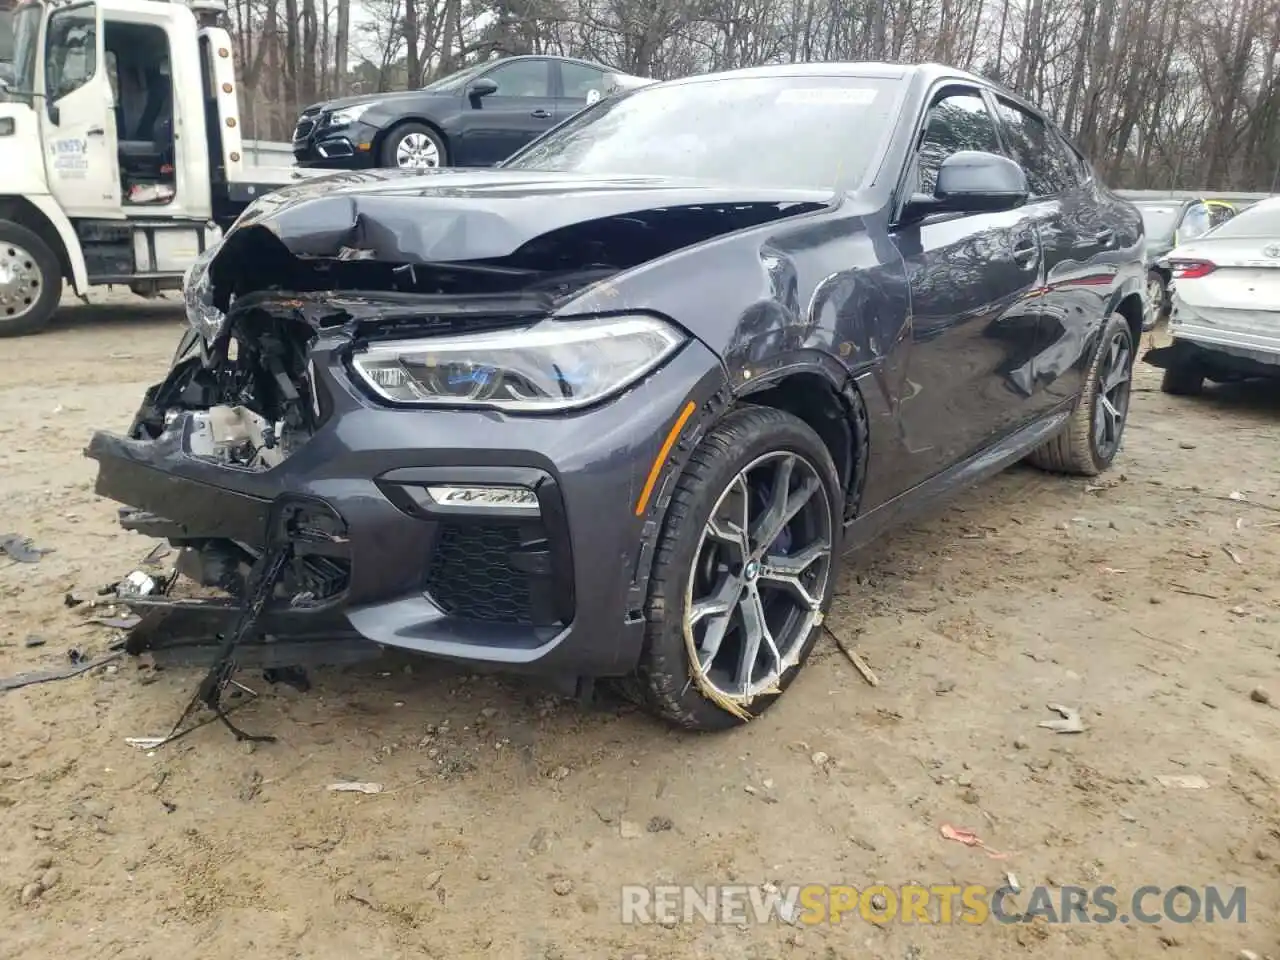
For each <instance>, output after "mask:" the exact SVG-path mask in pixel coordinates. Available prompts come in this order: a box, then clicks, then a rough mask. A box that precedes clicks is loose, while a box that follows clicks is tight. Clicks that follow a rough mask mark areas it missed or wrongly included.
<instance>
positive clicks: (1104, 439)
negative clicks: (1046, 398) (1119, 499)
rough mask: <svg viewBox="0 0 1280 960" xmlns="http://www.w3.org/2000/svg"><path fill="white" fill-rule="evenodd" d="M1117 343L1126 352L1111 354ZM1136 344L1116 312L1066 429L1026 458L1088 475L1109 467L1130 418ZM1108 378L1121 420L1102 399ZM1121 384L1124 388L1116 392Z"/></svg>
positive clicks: (1058, 470)
mask: <svg viewBox="0 0 1280 960" xmlns="http://www.w3.org/2000/svg"><path fill="white" fill-rule="evenodd" d="M1113 348H1118V350H1120V351H1123V353H1122V354H1119V355H1118V354H1117V353H1113ZM1135 348H1136V344H1135V343H1134V338H1133V331H1132V330H1131V329H1130V328H1129V321H1128V320H1126V319H1125V318H1124V316H1123V315H1121V314H1119V313H1113V314H1112V315H1111V316H1110V317H1109V318H1108V319H1107V322H1106V324H1105V325H1104V326H1103V330H1102V336H1101V337H1100V338H1099V340H1098V348H1097V350H1096V351H1095V352H1094V357H1093V363H1092V364H1090V366H1089V375H1088V377H1086V378H1085V383H1084V388H1083V389H1082V390H1081V392H1080V399H1079V401H1078V402H1077V403H1076V408H1075V409H1074V410H1073V411H1072V412H1071V416H1070V418H1068V420H1067V422H1066V425H1065V426H1064V427H1063V428H1062V431H1061V432H1060V433H1058V435H1057V436H1055V437H1053V438H1052V439H1050V440H1046V441H1045V442H1044V443H1043V444H1042V445H1041V446H1040V447H1039V448H1037V449H1036V450H1035V451H1034V452H1033V453H1032V454H1031V455H1030V456H1029V457H1027V459H1028V460H1029V461H1030V462H1031V463H1033V464H1034V465H1035V466H1037V467H1040V468H1041V469H1042V470H1052V471H1053V472H1055V473H1071V474H1077V475H1079V476H1085V477H1094V476H1097V475H1098V474H1099V473H1101V472H1102V471H1103V470H1105V469H1107V467H1109V466H1111V462H1112V461H1113V460H1114V459H1115V456H1116V454H1117V453H1118V452H1119V450H1120V444H1121V441H1122V440H1123V438H1124V425H1125V423H1126V422H1127V421H1128V414H1129V398H1130V395H1131V389H1130V388H1131V386H1132V383H1133V363H1134V358H1135V356H1136V349H1135ZM1116 367H1120V368H1122V373H1119V374H1117V373H1115V368H1116ZM1108 382H1110V383H1113V384H1114V386H1113V387H1111V388H1109V389H1107V390H1106V392H1107V393H1108V394H1109V396H1108V397H1107V403H1109V404H1110V409H1116V410H1118V412H1119V414H1120V416H1119V420H1118V423H1116V422H1115V421H1113V420H1112V418H1111V416H1110V415H1109V413H1108V406H1107V405H1106V404H1105V403H1104V402H1103V400H1102V396H1103V393H1104V389H1103V388H1105V384H1106V383H1108ZM1117 388H1123V389H1122V391H1121V392H1119V393H1117Z"/></svg>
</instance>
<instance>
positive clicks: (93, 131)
mask: <svg viewBox="0 0 1280 960" xmlns="http://www.w3.org/2000/svg"><path fill="white" fill-rule="evenodd" d="M106 132H107V131H105V130H103V129H102V128H101V127H90V128H89V129H88V130H86V131H85V132H84V135H85V136H86V137H101V136H104V135H105V134H106Z"/></svg>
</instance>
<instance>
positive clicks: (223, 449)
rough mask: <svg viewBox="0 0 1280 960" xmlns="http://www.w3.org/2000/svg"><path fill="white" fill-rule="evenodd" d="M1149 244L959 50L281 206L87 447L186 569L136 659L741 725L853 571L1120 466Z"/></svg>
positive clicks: (272, 206) (197, 301) (785, 75)
mask: <svg viewBox="0 0 1280 960" xmlns="http://www.w3.org/2000/svg"><path fill="white" fill-rule="evenodd" d="M762 131H768V141H769V147H768V148H767V149H764V148H762ZM1142 253H1143V236H1142V220H1141V218H1140V217H1139V215H1138V213H1137V211H1136V210H1135V209H1134V208H1133V207H1132V206H1131V205H1129V204H1128V203H1126V202H1124V201H1122V200H1120V199H1118V198H1117V197H1115V196H1114V195H1113V194H1112V193H1110V192H1109V191H1108V190H1107V189H1106V188H1105V187H1104V186H1103V185H1102V184H1101V183H1100V182H1099V181H1098V180H1097V179H1096V177H1095V176H1094V174H1093V172H1092V170H1091V169H1090V167H1089V165H1088V164H1087V163H1086V162H1085V160H1084V159H1083V158H1082V157H1081V156H1080V155H1079V154H1078V153H1077V152H1076V151H1075V149H1074V148H1073V147H1072V146H1071V145H1070V144H1069V143H1068V142H1067V141H1066V139H1065V138H1064V137H1063V136H1062V134H1061V133H1060V132H1059V131H1058V130H1057V128H1056V127H1055V126H1054V125H1053V123H1052V122H1050V121H1049V120H1047V119H1046V118H1045V117H1044V115H1043V114H1042V113H1040V112H1039V111H1037V110H1036V109H1034V108H1033V107H1031V106H1030V105H1028V104H1027V103H1025V102H1023V101H1022V100H1020V99H1018V98H1017V97H1015V96H1014V95H1012V94H1011V93H1009V92H1007V91H1005V90H1003V89H999V88H996V87H993V86H991V85H990V84H988V83H987V82H986V81H984V80H981V79H979V78H977V77H973V76H969V75H966V74H963V73H959V72H956V71H953V70H949V69H946V68H943V67H938V66H915V67H902V66H889V65H883V64H807V65H792V66H781V67H767V68H759V69H750V70H742V71H737V72H732V73H726V74H720V75H713V76H704V77H695V78H690V79H686V80H679V81H674V82H669V83H662V84H656V85H653V86H649V87H645V88H642V89H639V90H636V91H634V92H631V93H628V94H625V95H622V96H620V97H617V98H613V99H610V100H606V101H601V102H600V103H598V104H596V105H594V106H593V107H590V108H588V109H586V110H585V111H583V112H582V113H580V114H578V115H577V116H575V117H574V118H573V119H571V120H569V121H567V122H566V123H564V124H561V125H560V126H558V127H557V128H555V129H553V130H551V131H549V132H548V133H546V134H544V135H543V136H542V137H540V138H539V139H537V140H535V141H533V142H532V143H531V144H529V145H528V146H527V147H525V148H524V149H522V150H521V151H520V152H519V153H517V154H515V155H514V156H513V157H511V158H510V159H509V160H507V161H506V162H504V163H503V164H502V165H501V166H500V167H499V168H497V169H491V170H482V171H465V172H463V171H452V170H438V171H431V172H429V173H417V174H414V173H407V172H401V171H392V170H375V171H369V172H362V173H348V174H340V175H336V176H333V177H327V178H324V179H320V180H315V181H310V182H307V183H303V184H299V185H296V186H293V187H290V188H286V189H283V190H281V191H279V192H277V193H274V194H270V195H268V196H264V197H262V198H261V199H259V200H258V201H257V202H256V203H255V204H254V205H253V206H252V207H251V208H250V209H249V210H247V211H246V212H245V214H244V215H243V216H242V217H241V218H240V220H239V221H238V222H237V223H236V224H235V225H234V227H232V228H231V229H230V230H229V231H228V233H227V235H226V236H225V238H224V239H223V240H222V242H221V243H220V244H219V245H218V246H217V247H216V248H214V249H212V250H210V251H209V252H208V253H206V254H205V255H204V256H203V257H202V258H201V259H200V261H199V262H198V263H197V264H196V265H195V267H193V269H192V272H191V274H190V276H189V277H188V282H187V287H186V299H187V310H188V315H189V319H190V321H191V324H192V329H191V331H190V332H189V333H188V334H187V336H186V337H185V338H184V339H183V341H182V343H181V345H180V346H179V349H178V352H177V356H176V357H175V359H174V362H173V365H172V369H171V370H170V371H169V373H168V375H167V376H166V377H165V379H164V380H163V381H162V382H161V383H159V384H157V385H155V386H153V387H152V388H150V389H149V390H148V391H147V393H146V396H145V399H144V401H143V403H142V406H141V408H140V410H139V411H138V413H137V416H136V419H135V421H134V423H133V424H132V426H131V427H130V428H129V430H128V433H127V434H126V435H124V436H119V435H114V434H111V433H105V432H100V433H97V434H96V435H95V436H94V437H93V439H92V441H91V442H90V445H89V448H88V451H87V453H88V455H89V456H90V457H92V458H94V459H95V460H97V461H98V480H97V490H98V492H99V493H100V494H103V495H105V496H107V497H109V498H111V499H113V500H115V501H118V502H119V503H121V504H124V505H125V506H124V508H123V509H122V510H121V520H122V522H123V524H124V526H125V527H126V528H128V529H130V530H136V531H140V532H142V533H145V534H147V535H150V536H155V537H161V538H166V539H168V540H169V541H171V542H172V543H173V544H175V545H176V546H178V547H179V548H181V550H180V560H179V565H178V572H179V573H180V574H181V575H182V577H181V580H180V581H179V583H178V585H177V586H175V587H174V588H173V589H172V590H171V591H169V592H164V591H158V592H156V593H154V594H152V595H150V596H143V597H134V598H133V599H132V600H131V601H130V602H131V603H132V605H133V606H134V608H135V610H136V611H137V612H139V613H140V614H141V615H142V622H141V623H140V624H139V625H138V627H137V628H136V629H135V630H134V632H133V634H132V635H131V637H130V639H129V649H130V650H131V651H133V652H142V651H150V652H152V653H153V654H155V655H156V656H157V657H160V658H168V659H169V660H170V661H174V660H178V661H183V660H185V661H186V662H195V661H199V660H201V659H203V660H204V661H205V662H209V661H211V660H218V662H219V663H220V664H222V668H223V670H224V673H223V676H224V677H225V676H226V675H227V674H226V672H225V671H226V669H227V665H228V664H230V663H232V662H234V663H236V664H239V665H242V666H244V665H250V664H254V665H262V666H271V665H295V664H307V663H321V662H328V663H333V662H341V661H345V660H350V659H353V658H357V657H362V656H366V655H369V654H372V653H377V652H378V651H379V650H380V649H381V648H384V647H395V648H402V649H405V650H411V651H417V652H420V653H424V654H428V655H432V656H436V657H441V658H448V659H452V660H454V661H462V662H466V663H470V664H473V665H489V666H493V667H499V668H505V669H510V670H524V671H533V672H537V673H540V674H544V675H549V676H554V677H557V678H568V679H572V680H573V681H574V682H575V683H578V684H583V683H589V682H590V681H594V680H596V679H599V678H611V677H616V678H627V682H626V684H625V686H626V687H627V688H628V689H630V690H631V691H632V692H633V693H634V694H635V695H637V696H638V697H639V698H640V699H641V700H642V701H643V702H644V703H645V704H647V705H648V706H649V707H650V708H651V709H653V710H654V711H655V712H656V713H658V714H660V715H661V716H663V717H665V718H667V719H668V720H670V721H672V722H674V723H676V724H679V725H682V726H684V727H688V728H695V729H716V728H724V727H729V726H733V725H734V724H736V723H739V722H742V721H744V720H748V719H750V718H753V717H755V716H758V715H759V714H760V713H761V712H762V711H763V710H764V709H766V708H767V707H768V706H769V705H770V704H772V703H773V702H775V701H776V699H777V698H778V697H779V696H780V695H781V694H782V693H783V691H784V690H786V688H787V687H788V685H789V684H790V683H791V682H792V680H793V679H794V678H795V676H796V674H797V672H798V671H799V669H800V667H801V666H802V664H803V663H804V662H805V659H806V658H807V657H808V655H809V652H810V650H811V649H812V647H813V645H814V643H815V641H816V638H817V636H818V634H819V633H820V629H819V628H820V625H821V623H822V620H823V616H824V614H825V612H826V611H827V609H828V607H829V605H830V603H831V600H832V595H833V592H834V591H835V588H836V579H837V573H838V569H839V564H840V559H841V555H842V552H843V551H844V550H847V549H849V548H851V547H856V546H858V545H860V544H862V543H864V542H866V540H867V539H869V538H870V537H872V536H874V535H875V534H876V533H877V532H878V531H879V530H881V529H883V528H884V527H885V526H886V525H887V524H889V523H891V522H895V521H898V520H900V519H902V518H903V517H904V516H906V515H908V514H910V513H913V512H915V511H917V510H919V509H920V508H922V507H924V506H926V505H927V504H929V503H930V502H931V501H934V500H936V499H937V498H939V497H940V496H943V495H947V494H950V493H952V492H954V491H955V490H956V489H957V488H959V487H961V486H963V485H965V484H968V483H971V482H973V481H975V480H977V479H979V478H981V477H983V476H985V475H987V474H990V473H992V472H993V471H996V470H999V469H1001V468H1003V467H1004V466H1006V465H1008V464H1010V463H1012V462H1014V461H1016V460H1018V459H1020V458H1023V457H1029V458H1030V459H1031V460H1032V461H1033V462H1034V463H1036V464H1039V465H1041V466H1043V467H1045V468H1049V469H1053V470H1060V471H1066V472H1071V473H1078V474H1095V473H1097V472H1098V471H1100V470H1102V469H1104V468H1106V467H1107V466H1108V465H1109V464H1110V463H1111V461H1112V459H1113V458H1114V457H1115V455H1116V452H1117V450H1118V448H1119V445H1120V441H1121V436H1122V432H1123V430H1124V425H1125V419H1126V416H1127V412H1128V403H1129V377H1130V370H1131V367H1132V363H1133V356H1134V346H1135V344H1136V343H1137V341H1138V337H1139V331H1140V328H1141V324H1142V317H1143V310H1144V304H1143V290H1144V279H1145V270H1144V266H1143V259H1142ZM189 581H193V582H194V584H196V585H199V586H200V587H202V588H203V589H199V590H189V591H187V592H186V595H184V594H183V584H187V583H188V582H189ZM222 682H225V679H224V680H223V681H222Z"/></svg>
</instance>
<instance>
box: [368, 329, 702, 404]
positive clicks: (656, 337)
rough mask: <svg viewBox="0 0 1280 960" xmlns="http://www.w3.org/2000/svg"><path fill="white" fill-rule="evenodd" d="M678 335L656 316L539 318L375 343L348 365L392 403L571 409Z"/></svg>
mask: <svg viewBox="0 0 1280 960" xmlns="http://www.w3.org/2000/svg"><path fill="white" fill-rule="evenodd" d="M684 339H685V338H684V335H683V334H682V333H681V332H680V331H679V330H677V329H676V328H675V327H673V326H671V325H670V324H668V323H664V322H663V321H661V320H659V319H657V318H655V317H646V316H620V317H596V318H593V319H589V320H544V321H542V322H540V323H537V324H534V325H533V326H532V327H525V328H523V329H520V330H498V331H492V332H487V333H475V334H463V335H459V336H443V337H430V338H425V339H422V340H401V341H397V342H393V343H377V344H373V345H372V346H370V347H369V348H368V349H367V350H365V351H364V352H362V353H359V354H357V355H356V356H355V357H354V359H353V364H354V366H355V369H356V371H357V372H358V373H359V374H360V376H361V377H362V378H363V379H364V380H365V382H366V383H368V384H369V386H370V387H371V388H372V389H373V390H374V391H375V392H376V393H377V394H378V395H379V396H381V397H383V398H384V399H386V400H388V401H390V402H391V403H397V404H414V405H419V404H430V405H435V406H450V407H458V406H464V407H497V408H498V409H500V410H515V411H524V412H539V411H552V410H572V409H574V408H577V407H584V406H587V405H588V404H591V403H595V402H596V401H597V400H601V399H603V398H605V397H607V396H609V395H610V394H613V393H617V392H618V391H620V390H622V389H624V388H625V387H627V386H629V385H630V384H632V383H635V382H636V381H637V380H639V379H640V378H641V377H643V376H644V375H645V374H647V373H649V371H651V370H653V369H654V368H655V367H657V366H658V365H659V364H660V363H662V362H663V361H664V360H665V359H666V358H667V357H669V356H671V354H672V353H674V352H675V351H676V349H678V348H679V346H680V345H681V344H682V343H683V342H684Z"/></svg>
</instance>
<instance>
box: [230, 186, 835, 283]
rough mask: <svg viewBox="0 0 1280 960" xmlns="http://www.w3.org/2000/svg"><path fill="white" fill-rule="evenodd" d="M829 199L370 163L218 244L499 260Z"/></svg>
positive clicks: (272, 197)
mask: <svg viewBox="0 0 1280 960" xmlns="http://www.w3.org/2000/svg"><path fill="white" fill-rule="evenodd" d="M829 199H830V194H829V193H826V192H824V191H820V190H779V189H777V188H772V187H737V186H710V185H706V184H700V183H697V182H690V181H683V180H672V179H666V178H661V177H586V176H581V175H577V174H562V173H538V172H532V171H523V170H519V171H506V170H476V171H454V170H448V169H445V170H442V171H441V172H438V173H435V172H430V171H427V172H422V173H417V172H414V171H401V170H389V169H379V170H369V171H364V172H361V173H350V174H338V175H336V176H333V177H320V178H317V179H314V180H308V181H307V182H305V183H299V184H293V185H290V186H287V187H284V188H282V189H280V190H277V191H275V192H273V193H270V194H267V195H266V196H263V197H260V198H259V199H258V200H257V201H255V202H254V203H253V205H252V206H251V207H250V208H249V209H248V210H246V211H245V213H244V215H243V216H242V217H241V218H240V219H239V220H238V221H237V222H236V224H235V226H234V227H233V228H232V229H231V231H230V232H229V233H228V234H227V237H226V239H225V241H224V243H230V242H232V238H233V237H234V236H235V234H236V233H238V232H241V231H245V230H247V229H249V228H250V227H261V228H264V229H266V230H269V231H270V232H271V233H272V234H274V235H275V236H276V237H277V238H279V239H280V240H281V242H283V243H284V245H285V247H287V248H288V250H289V252H290V253H292V254H293V255H294V256H295V257H333V258H338V259H355V258H359V259H370V260H381V261H386V262H393V263H412V262H417V263H442V262H449V261H462V260H484V259H492V258H496V257H504V256H507V255H509V254H511V253H512V252H514V251H515V250H516V249H518V248H519V247H520V246H522V245H523V244H525V243H526V242H528V241H529V240H532V239H533V238H535V237H538V236H541V235H542V234H545V233H551V232H552V231H554V230H556V229H558V228H560V227H565V226H569V225H571V224H575V223H580V222H582V221H584V220H597V219H603V218H606V217H615V216H619V215H624V214H627V213H634V212H638V211H641V210H652V209H654V208H660V207H673V206H685V205H690V204H714V203H792V202H793V203H814V202H818V203H823V202H826V201H827V200H829Z"/></svg>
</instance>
